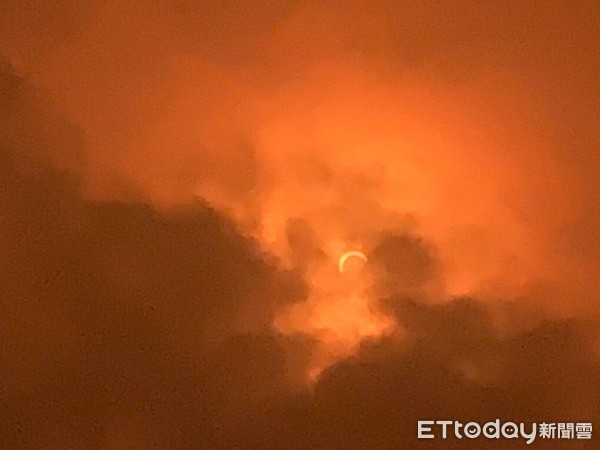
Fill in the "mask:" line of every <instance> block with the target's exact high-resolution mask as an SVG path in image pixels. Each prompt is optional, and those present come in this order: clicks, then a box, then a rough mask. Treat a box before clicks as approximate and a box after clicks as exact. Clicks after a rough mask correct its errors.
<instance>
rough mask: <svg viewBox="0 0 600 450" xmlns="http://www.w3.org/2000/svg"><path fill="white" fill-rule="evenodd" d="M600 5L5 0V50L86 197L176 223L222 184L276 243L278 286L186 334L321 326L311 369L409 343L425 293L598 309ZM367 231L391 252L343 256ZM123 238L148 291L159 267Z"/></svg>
mask: <svg viewBox="0 0 600 450" xmlns="http://www.w3.org/2000/svg"><path fill="white" fill-rule="evenodd" d="M599 19H600V11H599V9H598V7H597V4H596V3H594V2H592V1H580V2H576V4H572V3H571V2H560V1H552V2H548V3H547V4H544V5H541V4H534V3H531V2H506V3H499V2H484V3H481V2H470V1H468V2H455V3H450V2H420V3H419V2H417V3H415V2H402V1H391V0H375V1H359V0H350V1H347V2H337V3H336V2H319V1H306V0H292V1H286V2H282V1H270V0H260V1H257V2H243V1H239V0H225V1H223V2H219V4H218V5H217V4H216V3H215V2H209V1H201V0H198V1H195V0H176V1H173V2H171V1H166V0H144V1H135V2H134V1H131V0H126V1H116V0H103V1H98V2H85V1H75V0H59V1H57V2H52V3H51V4H48V3H47V2H43V1H41V0H32V1H29V2H20V1H16V0H4V1H0V56H2V57H3V58H5V59H6V61H7V63H6V67H7V69H6V72H7V73H9V72H11V73H14V77H17V78H18V79H20V80H23V83H25V84H23V86H26V88H25V87H23V88H18V87H16V88H15V87H14V86H21V84H19V83H20V82H19V83H17V82H14V83H13V82H12V81H10V80H12V78H10V77H9V76H8V75H7V76H6V77H5V81H6V80H9V81H6V86H7V87H6V88H5V90H4V91H2V92H1V94H2V95H4V96H6V97H7V98H12V97H10V96H11V95H13V94H11V92H13V89H15V92H19V94H18V95H17V94H15V95H17V97H18V99H19V100H18V105H19V106H18V108H17V107H13V106H11V105H12V103H10V102H9V101H8V100H6V105H2V108H3V109H4V110H5V114H4V116H5V117H7V118H8V119H7V120H5V121H4V122H3V125H2V129H0V133H1V134H0V136H1V137H2V139H3V142H5V146H6V148H9V149H13V148H15V149H16V150H15V151H14V152H13V153H14V154H15V155H17V156H14V158H13V156H11V158H12V159H14V160H15V161H17V162H16V163H15V164H16V167H18V168H19V169H15V170H25V172H26V173H30V172H31V173H34V174H37V171H38V170H39V167H46V166H45V164H48V166H49V167H52V170H57V171H65V172H66V173H69V174H70V175H69V176H72V177H73V178H74V179H76V180H77V182H76V184H78V186H79V187H78V188H77V193H76V197H77V198H79V200H77V201H76V202H75V203H76V204H77V205H79V203H78V202H81V203H82V204H88V203H89V204H90V205H97V204H100V205H102V204H103V203H102V202H123V205H129V206H130V207H131V208H137V207H138V206H139V205H140V204H147V205H149V207H150V208H151V209H152V210H153V211H154V212H155V213H156V214H157V215H158V216H160V217H165V220H175V221H176V222H177V221H178V220H180V217H179V216H177V214H178V213H177V211H180V210H181V208H183V209H184V210H185V208H191V209H193V208H195V207H197V205H198V202H202V201H206V202H207V203H208V204H209V205H211V207H213V208H214V210H215V211H216V213H217V214H218V215H219V217H221V216H222V217H224V219H223V220H225V221H227V220H232V223H233V225H232V230H235V231H231V233H237V234H236V236H238V234H239V238H240V239H242V238H243V239H249V240H250V241H249V242H253V241H252V240H256V242H257V244H256V246H257V250H256V251H257V252H258V253H259V254H261V255H262V258H264V259H265V261H267V262H266V264H268V265H269V269H265V270H266V271H267V272H269V271H270V270H271V269H272V270H273V271H274V273H275V274H276V275H273V277H274V279H275V281H273V283H274V286H275V287H273V286H271V285H270V284H269V283H270V282H265V283H266V285H268V287H265V288H264V290H263V289H262V288H260V289H259V292H258V293H256V294H252V295H253V297H252V300H251V301H250V300H248V302H245V301H244V302H241V303H240V305H237V303H236V305H237V306H235V307H233V308H232V311H235V313H233V312H232V313H231V314H232V317H230V318H228V319H227V320H226V321H224V322H221V319H220V318H221V316H218V318H216V319H214V320H212V321H211V324H210V325H207V327H206V329H203V330H202V332H198V335H196V334H195V332H193V331H191V330H192V329H193V324H190V325H188V326H189V327H190V329H189V330H188V329H187V328H186V329H185V330H183V331H181V335H180V334H179V333H178V332H173V333H175V334H174V336H176V337H172V339H173V340H174V341H177V342H179V340H182V341H183V342H186V346H187V345H190V346H191V347H193V345H192V342H196V340H199V341H202V342H203V339H207V341H210V342H213V340H216V341H218V340H219V338H218V337H219V336H221V333H222V332H223V330H225V329H229V328H231V330H234V331H236V332H238V331H239V332H257V330H263V331H264V329H265V328H266V329H269V330H270V332H276V333H281V334H282V335H283V336H287V337H288V338H290V339H296V338H298V336H303V338H306V339H309V340H311V342H312V344H311V345H312V347H311V349H312V350H311V351H309V352H308V353H310V356H308V357H307V359H308V362H306V361H303V362H301V363H298V364H299V365H300V366H302V367H301V369H294V370H293V371H299V372H302V373H303V374H307V373H308V374H313V375H314V374H315V373H317V372H320V371H321V370H323V369H324V368H326V367H330V366H332V365H334V364H335V363H337V362H343V360H344V359H345V358H347V357H349V356H351V355H356V354H358V353H359V352H360V351H361V348H362V347H361V345H363V346H364V345H368V344H369V343H370V342H372V341H373V340H377V338H380V339H390V340H392V341H394V342H396V344H398V343H399V342H400V343H401V344H398V345H401V346H402V345H403V346H406V345H410V342H413V339H415V336H414V329H413V326H414V323H408V324H407V323H405V322H404V321H403V320H402V317H401V314H400V313H399V312H398V308H399V307H398V304H401V303H402V301H404V300H406V299H413V300H415V301H418V302H422V303H423V304H424V305H427V308H434V310H435V308H445V307H448V308H452V304H453V303H452V302H453V299H455V298H457V297H469V298H475V299H477V302H478V304H479V303H481V304H482V305H485V308H486V311H487V312H491V314H492V317H493V318H492V319H491V322H492V323H493V324H494V325H493V326H494V327H496V331H498V332H500V333H504V332H506V331H507V329H508V328H510V326H514V327H516V329H519V330H520V329H521V328H520V325H515V324H512V325H510V326H509V325H507V321H508V322H510V318H508V319H507V315H508V316H510V313H509V312H507V311H509V310H510V308H512V307H514V305H519V306H518V308H523V309H524V310H526V311H529V312H528V313H523V314H524V316H523V317H525V318H523V319H522V320H523V322H524V323H527V326H526V327H525V328H527V327H530V326H533V325H532V324H533V323H536V324H539V323H540V322H543V320H545V319H548V318H551V319H553V320H559V319H564V318H574V319H577V320H579V319H582V318H586V319H589V318H592V319H593V320H596V318H597V316H598V312H599V310H598V306H597V304H598V303H597V299H598V294H597V293H598V289H599V288H600V282H599V281H598V280H600V277H599V276H598V274H599V273H600V265H599V264H600V263H599V261H600V259H599V258H598V255H599V254H600V245H599V243H600V236H599V235H598V224H599V223H600V211H599V209H598V205H599V204H600V199H599V198H598V173H599V168H600V151H599V150H598V148H599V145H600V142H599V140H598V137H599V136H600V126H599V125H598V120H597V117H598V105H599V104H600V101H599V99H598V95H599V92H600V86H599V83H598V71H599V69H600V67H599V61H600V51H599V47H598V45H597V42H598V29H599V24H600V20H599ZM3 70H4V69H3ZM11 76H13V75H11ZM11 83H12V84H11ZM15 83H16V84H15ZM3 89H4V88H3ZM19 89H21V90H19ZM7 105H8V106H7ZM34 123H35V124H34ZM32 124H34V125H32ZM11 152H12V150H11ZM11 154H12V153H11ZM12 159H11V160H12ZM23 168H24V169H23ZM7 170H8V169H7ZM11 170H12V169H11ZM36 176H37V175H36ZM69 192H70V191H69ZM74 195H75V194H74ZM19 198H20V197H19ZM67 203H68V202H67ZM61 204H62V203H61ZM108 204H111V203H108ZM123 207H124V208H125V206H123ZM7 208H8V207H7ZM10 208H13V206H11V207H10ZM10 208H9V209H7V210H10V211H13V209H10ZM14 208H17V207H16V206H15V207H14ZM61 208H62V206H61ZM73 208H74V211H78V208H79V206H77V207H75V206H74V207H73ZM93 208H95V206H94V207H92V209H93ZM16 210H19V209H18V208H17V209H16ZM19 211H20V210H19ZM61 211H62V210H61ZM69 211H71V210H69ZM15 214H17V213H15ZM69 214H70V213H69ZM82 215H83V216H85V213H80V212H76V213H75V212H74V213H73V218H67V219H64V220H65V221H66V222H68V225H65V227H67V228H66V229H68V230H71V228H70V227H73V229H74V230H80V229H83V230H85V229H86V227H87V226H88V222H86V220H87V219H86V220H83V219H81V216H82ZM27 217H29V216H27ZM68 217H71V216H68ZM173 217H175V219H173ZM32 220H33V219H32ZM44 220H45V219H44ZM56 220H58V221H60V220H62V219H56ZM152 220H155V219H152ZM156 220H158V219H156ZM181 220H183V219H181ZM219 220H220V219H219ZM80 222H81V223H80ZM184 222H185V220H184ZM227 223H229V222H227ZM61 226H62V225H61ZM130 226H131V227H132V229H137V228H135V227H136V226H137V225H130ZM182 226H183V227H184V228H185V226H184V225H182ZM9 228H10V227H9ZM10 229H12V228H10ZM61 229H62V228H61ZM70 232H71V231H69V233H70ZM110 233H111V232H109V234H110ZM140 234H141V236H142V238H144V236H146V234H145V231H143V230H142V231H140ZM186 236H187V235H186ZM123 239H124V242H128V239H129V237H127V238H125V237H123ZM165 239H166V241H168V239H167V238H165ZM119 242H120V241H119ZM161 242H162V241H159V242H157V245H162V244H161ZM163 244H164V243H163ZM6 245H8V244H6ZM107 245H108V244H107ZM119 245H121V244H119ZM180 245H181V246H182V247H185V246H186V245H185V244H180ZM248 245H250V244H248ZM252 245H253V244H252ZM109 247H110V246H109ZM111 248H112V247H111ZM350 250H359V251H362V252H364V253H365V254H366V255H367V256H368V258H369V261H368V262H367V263H366V264H365V265H364V266H363V267H362V268H360V270H357V271H356V272H355V273H354V272H353V273H351V274H340V273H339V272H338V270H337V263H338V259H339V257H340V256H341V255H342V254H343V253H344V252H346V251H350ZM49 251H50V250H49ZM92 253H93V252H92ZM234 253H235V252H234ZM106 257H107V258H108V259H109V260H111V261H112V259H111V258H116V259H122V258H125V259H123V261H125V262H123V261H121V262H116V263H115V267H114V268H112V269H111V272H110V275H107V277H108V278H109V279H111V280H112V279H113V278H114V279H115V280H118V283H121V282H123V283H125V281H124V280H126V279H127V277H128V276H131V277H132V278H131V280H132V281H131V282H132V283H138V284H135V286H138V287H131V286H130V287H128V288H127V289H132V290H133V291H136V289H138V288H139V289H142V288H143V285H144V282H143V281H141V280H143V279H145V278H144V277H152V276H153V275H150V274H154V273H155V268H156V267H158V266H157V264H158V263H157V262H156V261H155V258H156V257H157V256H156V255H155V254H150V255H148V256H147V258H148V262H147V263H144V264H143V266H144V267H143V268H138V269H139V272H136V271H135V270H132V272H131V274H130V275H126V274H124V273H123V272H122V271H123V270H125V271H127V270H128V269H126V268H127V267H128V263H127V261H128V260H127V258H128V257H129V256H128V255H127V254H126V252H125V253H122V252H120V251H119V250H116V249H112V250H110V251H108V256H106ZM200 257H201V256H199V258H200ZM132 258H134V257H132ZM25 259H27V258H25ZM134 259H135V258H134ZM167 259H168V258H167ZM186 261H187V260H186ZM190 261H193V258H192V259H191V260H190ZM240 261H242V260H240ZM188 262H189V261H188ZM6 264H8V263H6ZM215 264H217V268H216V269H215V270H217V271H218V269H219V268H220V267H221V266H220V265H219V264H224V265H225V266H227V265H228V264H229V263H228V262H226V263H223V262H217V263H215ZM236 264H238V265H236ZM236 264H234V265H233V266H235V267H238V269H236V270H238V271H239V272H240V274H243V276H247V280H251V279H252V277H253V276H254V275H253V274H252V273H250V272H248V273H247V274H246V272H245V269H244V264H243V263H241V262H240V263H236ZM233 266H231V267H233ZM111 267H112V266H111ZM136 267H137V266H136ZM228 267H229V266H228ZM239 267H241V269H240V268H239ZM136 270H137V269H136ZM227 273H234V274H235V273H236V271H229V272H227ZM269 273H270V272H269ZM173 276H174V277H176V275H174V274H173ZM111 277H112V278H111ZM165 277H167V275H165ZM215 277H216V278H210V279H209V280H208V281H207V284H208V285H209V284H210V283H212V282H215V281H214V280H216V279H218V280H221V278H220V277H221V275H218V276H217V275H215ZM240 277H242V275H240ZM280 277H282V278H280ZM286 277H291V278H293V282H292V284H293V285H294V286H296V287H294V288H290V289H291V290H287V289H288V288H286V289H283V290H281V291H280V287H279V284H278V283H282V281H281V280H282V279H286V280H287V278H286ZM138 278H139V279H138ZM267 278H268V277H267ZM269 279H270V278H269ZM136 280H137V281H136ZM288 281H289V280H288ZM288 281H286V282H285V283H287V282H288ZM285 283H284V284H285ZM294 283H295V284H294ZM300 285H301V286H302V288H299V287H298V286H300ZM241 290H242V291H243V290H244V288H241ZM127 292H129V290H127ZM136 292H137V291H136ZM216 295H217V294H215V296H216ZM254 295H255V297H254ZM267 297H268V298H267ZM265 298H266V299H265ZM299 298H300V299H299ZM259 299H262V300H259ZM390 299H392V300H390ZM393 299H396V300H393ZM398 299H402V301H400V300H398ZM253 302H258V303H260V302H264V304H262V303H261V306H260V307H258V306H256V304H255V303H253ZM390 302H391V304H390ZM394 302H399V303H394ZM242 303H243V304H242ZM265 305H268V306H265ZM159 309H160V308H159ZM34 310H35V309H34ZM436 311H437V310H436ZM444 311H445V310H444ZM432 314H434V313H432ZM42 316H43V314H42V315H40V317H39V318H40V320H41V317H42ZM209 316H210V317H212V316H211V315H210V314H209ZM215 317H217V316H215ZM227 317H229V316H227ZM65 326H66V325H65ZM490 326H491V325H490ZM167 328H168V329H169V330H171V327H170V326H169V327H167ZM184 328H185V327H184ZM57 329H58V330H61V327H57ZM66 329H68V327H67V328H66ZM411 330H412V331H411ZM171 332H172V330H171V331H169V333H171ZM40 333H41V335H42V336H45V335H44V333H43V332H40ZM57 333H59V334H60V332H59V331H57ZM65 333H67V331H65ZM188 333H191V334H188ZM67 334H68V333H67ZM417 334H418V333H417ZM215 336H216V337H215ZM32 339H33V338H32ZM57 339H59V338H57ZM34 341H35V339H34ZM396 344H395V345H396ZM292 347H293V345H292ZM285 352H287V353H286V354H288V357H289V358H291V360H294V361H296V359H298V360H302V358H303V357H304V356H301V355H300V353H301V352H298V351H296V350H293V349H292V350H290V349H289V348H287V347H286V350H285ZM40 353H43V352H42V351H40ZM33 360H35V357H33V356H32V361H33ZM457 364H458V363H457ZM459 365H460V364H459ZM467 365H468V364H467ZM481 370H482V371H484V370H483V369H481ZM484 372H485V371H484ZM492 372H493V371H492ZM496 375H497V374H496ZM482 376H483V375H482ZM0 431H1V430H0Z"/></svg>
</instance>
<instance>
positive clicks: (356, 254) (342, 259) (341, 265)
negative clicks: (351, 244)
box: [338, 250, 368, 273]
mask: <svg viewBox="0 0 600 450" xmlns="http://www.w3.org/2000/svg"><path fill="white" fill-rule="evenodd" d="M350 258H359V259H362V260H363V261H364V262H367V261H368V259H367V256H366V255H365V254H364V253H363V252H359V251H356V250H353V251H350V252H346V253H344V254H343V255H342V256H341V257H340V260H339V261H338V270H339V271H340V273H344V264H346V261H348V259H350Z"/></svg>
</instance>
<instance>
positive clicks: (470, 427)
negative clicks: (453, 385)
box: [417, 419, 592, 444]
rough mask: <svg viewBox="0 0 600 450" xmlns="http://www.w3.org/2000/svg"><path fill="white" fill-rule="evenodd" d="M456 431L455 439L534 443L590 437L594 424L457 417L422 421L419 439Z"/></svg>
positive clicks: (418, 434) (441, 436)
mask: <svg viewBox="0 0 600 450" xmlns="http://www.w3.org/2000/svg"><path fill="white" fill-rule="evenodd" d="M450 434H454V437H455V438H456V439H463V438H468V439H475V438H479V437H484V438H487V439H500V438H504V439H525V440H526V442H527V444H531V443H533V442H534V441H535V440H536V438H537V437H539V438H541V439H574V438H577V439H591V438H592V424H591V423H588V422H586V423H577V424H575V423H558V424H556V423H546V422H543V423H540V424H539V425H538V424H537V423H535V422H534V423H532V424H530V425H526V424H524V423H519V424H517V423H515V422H505V423H501V422H500V419H496V420H494V421H492V422H486V423H484V424H483V425H480V424H479V423H478V422H467V423H466V424H464V423H462V422H459V421H455V420H419V421H418V422H417V437H418V438H419V439H435V438H442V439H447V438H448V436H449V435H450Z"/></svg>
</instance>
